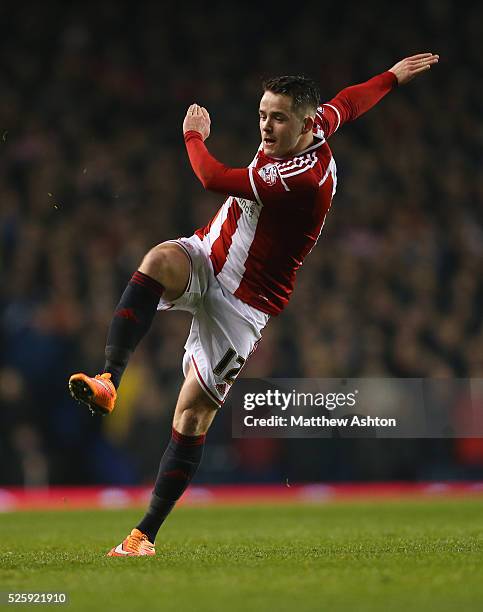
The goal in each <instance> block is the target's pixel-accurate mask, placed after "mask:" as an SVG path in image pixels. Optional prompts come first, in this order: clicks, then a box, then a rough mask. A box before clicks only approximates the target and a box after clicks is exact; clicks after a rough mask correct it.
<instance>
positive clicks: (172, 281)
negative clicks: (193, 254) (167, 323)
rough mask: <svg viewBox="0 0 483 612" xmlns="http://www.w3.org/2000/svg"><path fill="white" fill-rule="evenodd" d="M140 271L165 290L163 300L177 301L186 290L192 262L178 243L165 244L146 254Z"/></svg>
mask: <svg viewBox="0 0 483 612" xmlns="http://www.w3.org/2000/svg"><path fill="white" fill-rule="evenodd" d="M139 271H140V272H142V273H143V274H146V275H148V276H150V277H151V278H154V279H155V280H156V281H158V283H161V285H163V287H164V288H165V292H164V294H163V298H164V299H165V300H167V301H171V300H176V299H177V298H179V297H180V296H181V295H183V293H184V292H185V290H186V287H187V286H188V283H189V280H190V276H191V261H190V258H189V256H188V255H187V253H186V251H185V250H184V249H183V248H182V247H181V246H180V245H179V244H177V243H176V242H163V243H162V244H158V245H156V246H155V247H153V248H152V249H151V250H150V251H148V253H146V255H145V257H144V259H143V261H142V263H141V265H140V267H139Z"/></svg>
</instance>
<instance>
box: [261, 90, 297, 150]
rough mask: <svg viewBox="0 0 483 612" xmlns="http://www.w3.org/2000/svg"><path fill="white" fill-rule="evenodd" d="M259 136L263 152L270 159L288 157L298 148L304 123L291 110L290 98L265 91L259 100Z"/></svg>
mask: <svg viewBox="0 0 483 612" xmlns="http://www.w3.org/2000/svg"><path fill="white" fill-rule="evenodd" d="M259 115H260V134H261V136H262V145H263V152H264V153H265V154H266V155H269V156H270V157H289V156H291V155H295V153H297V152H298V151H299V150H301V148H300V146H299V145H300V140H301V138H302V136H303V131H302V130H303V128H304V121H303V119H301V118H300V117H299V116H298V115H297V114H296V113H295V112H294V111H293V110H292V98H291V97H290V96H286V95H285V94H275V93H273V92H271V91H266V92H265V93H264V94H263V96H262V99H261V100H260V108H259Z"/></svg>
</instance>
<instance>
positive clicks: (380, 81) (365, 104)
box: [321, 53, 439, 138]
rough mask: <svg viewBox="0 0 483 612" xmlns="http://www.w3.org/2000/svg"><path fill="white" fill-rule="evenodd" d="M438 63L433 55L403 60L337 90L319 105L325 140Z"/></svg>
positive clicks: (420, 55)
mask: <svg viewBox="0 0 483 612" xmlns="http://www.w3.org/2000/svg"><path fill="white" fill-rule="evenodd" d="M438 60H439V55H434V54H433V53H418V54H417V55H412V56H411V57H405V58H404V59H403V60H401V61H400V62H398V63H397V64H395V65H394V66H393V67H392V68H391V69H390V70H387V71H386V72H383V73H382V74H378V75H376V76H375V77H372V79H369V80H368V81H366V82H365V83H360V84H359V85H352V86H351V87H346V88H345V89H343V90H342V91H340V92H339V93H338V94H337V95H336V96H335V97H334V98H332V100H329V101H328V102H325V103H324V104H322V107H323V113H322V115H321V122H322V128H323V130H324V134H325V137H326V138H329V137H330V136H331V135H332V134H333V133H334V132H335V131H336V130H337V129H338V128H339V127H340V126H341V125H343V124H344V123H346V122H347V121H353V120H354V119H357V117H360V116H361V115H363V114H364V113H366V112H367V111H368V110H369V109H371V108H372V107H373V106H375V105H376V104H377V103H378V102H379V101H380V100H381V99H382V98H383V97H384V96H386V95H387V94H388V93H389V92H390V91H391V90H392V89H393V88H394V87H396V86H397V85H405V84H406V83H408V82H409V81H411V80H412V79H414V77H415V76H417V75H418V74H421V73H423V72H426V71H427V70H429V68H431V66H432V65H433V64H436V63H438Z"/></svg>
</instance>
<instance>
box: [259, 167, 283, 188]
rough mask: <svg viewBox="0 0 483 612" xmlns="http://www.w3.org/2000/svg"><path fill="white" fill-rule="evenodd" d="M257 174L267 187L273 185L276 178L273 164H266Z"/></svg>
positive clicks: (276, 172) (276, 171) (276, 174)
mask: <svg viewBox="0 0 483 612" xmlns="http://www.w3.org/2000/svg"><path fill="white" fill-rule="evenodd" d="M258 174H259V175H260V176H261V177H262V179H263V180H264V181H265V183H267V185H275V183H276V182H277V177H278V170H277V166H275V165H274V164H267V165H266V166H263V168H260V170H259V171H258Z"/></svg>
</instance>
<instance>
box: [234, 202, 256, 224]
mask: <svg viewBox="0 0 483 612" xmlns="http://www.w3.org/2000/svg"><path fill="white" fill-rule="evenodd" d="M236 200H237V202H238V205H239V206H240V208H241V209H242V210H243V212H244V213H245V214H246V215H248V218H249V219H251V218H252V217H253V215H254V214H255V207H256V205H257V203H256V202H254V201H253V200H246V199H245V198H237V199H236Z"/></svg>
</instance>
